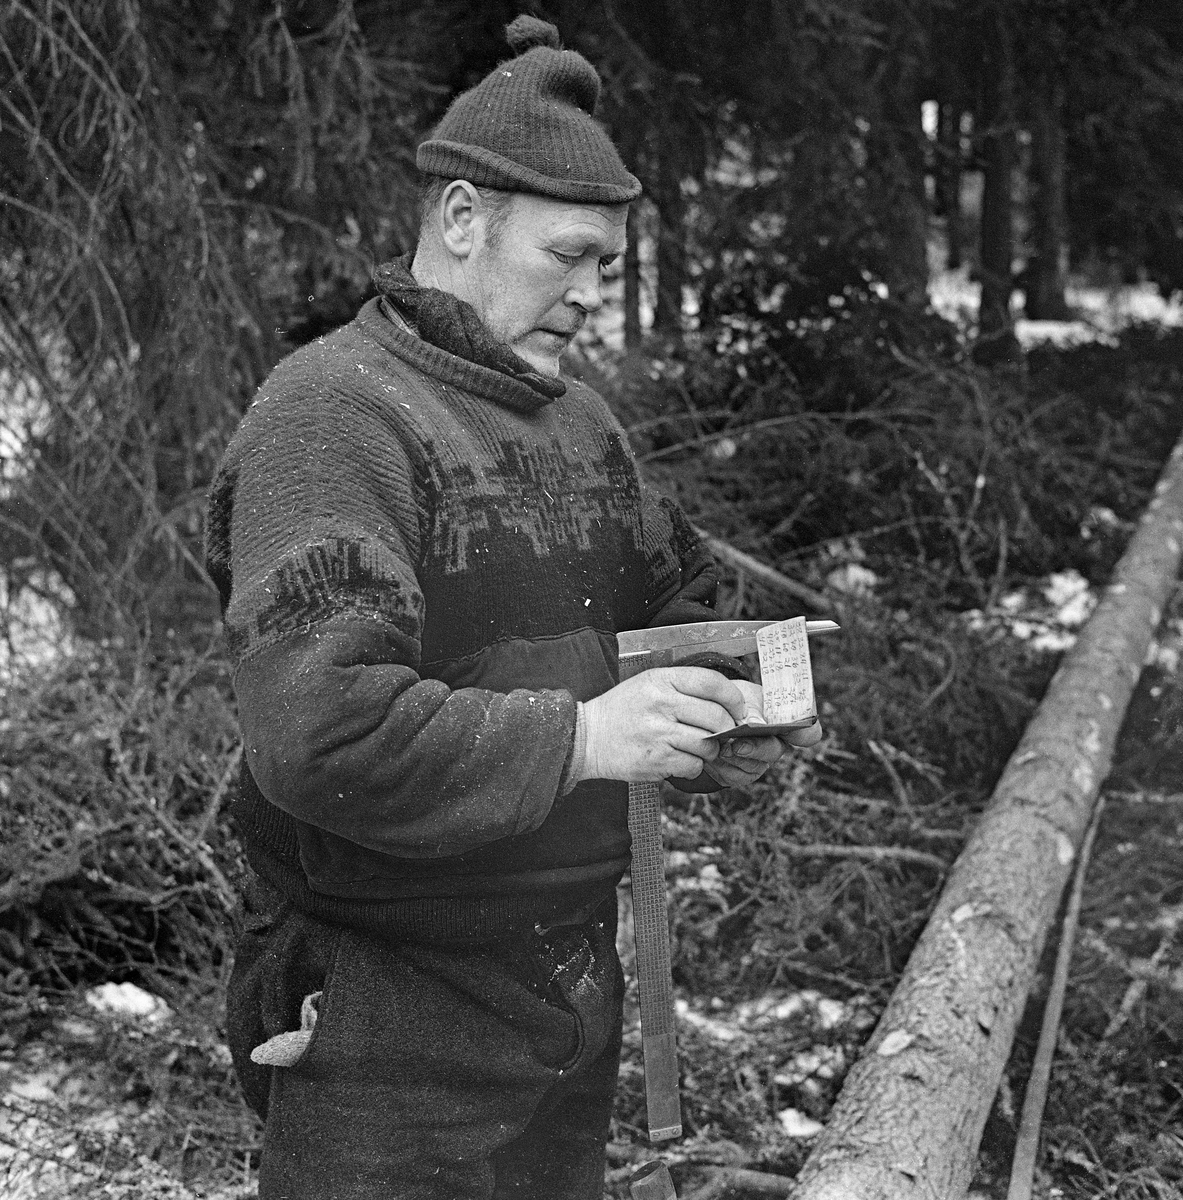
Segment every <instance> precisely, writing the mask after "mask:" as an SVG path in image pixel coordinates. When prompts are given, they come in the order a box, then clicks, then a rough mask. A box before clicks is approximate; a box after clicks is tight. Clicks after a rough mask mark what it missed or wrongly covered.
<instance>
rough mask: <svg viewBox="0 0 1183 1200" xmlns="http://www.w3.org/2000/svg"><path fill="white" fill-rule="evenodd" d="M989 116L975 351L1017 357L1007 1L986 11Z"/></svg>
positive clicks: (991, 358)
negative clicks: (1013, 317) (1013, 310)
mask: <svg viewBox="0 0 1183 1200" xmlns="http://www.w3.org/2000/svg"><path fill="white" fill-rule="evenodd" d="M982 59H983V76H984V86H985V97H984V99H985V104H984V106H983V107H984V110H985V122H984V128H983V130H982V159H983V167H984V174H985V178H984V181H983V187H982V243H981V275H982V301H981V307H980V309H979V313H978V339H979V344H978V346H977V347H976V348H975V354H976V355H977V357H978V358H979V359H981V360H983V361H991V362H997V361H1002V360H1007V359H1010V358H1012V357H1016V356H1017V353H1018V343H1017V342H1016V341H1015V336H1014V330H1013V328H1012V325H1011V317H1010V297H1011V292H1012V291H1013V289H1014V284H1013V280H1012V277H1011V261H1012V259H1013V257H1014V231H1013V229H1012V204H1013V201H1012V196H1011V186H1012V176H1013V173H1014V166H1015V55H1014V46H1013V44H1012V41H1011V29H1010V14H1009V11H1008V6H1007V5H1006V4H998V5H997V6H995V7H993V9H992V11H990V12H989V13H988V14H987V16H986V22H985V38H984V45H983V55H982Z"/></svg>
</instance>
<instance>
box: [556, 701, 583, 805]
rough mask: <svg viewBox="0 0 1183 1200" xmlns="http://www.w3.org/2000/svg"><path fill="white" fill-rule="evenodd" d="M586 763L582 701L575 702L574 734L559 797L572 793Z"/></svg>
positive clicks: (560, 781)
mask: <svg viewBox="0 0 1183 1200" xmlns="http://www.w3.org/2000/svg"><path fill="white" fill-rule="evenodd" d="M586 762H587V719H586V718H585V717H584V715H583V703H582V701H578V700H577V701H576V702H575V734H574V737H573V738H572V739H571V753H570V754H568V755H567V762H566V763H565V764H564V766H563V774H562V777H561V778H560V780H559V795H560V796H565V795H567V793H568V792H571V791H574V789H575V785H576V784H578V783H579V781H580V780H581V779H582V778H583V768H584V766H585V765H586Z"/></svg>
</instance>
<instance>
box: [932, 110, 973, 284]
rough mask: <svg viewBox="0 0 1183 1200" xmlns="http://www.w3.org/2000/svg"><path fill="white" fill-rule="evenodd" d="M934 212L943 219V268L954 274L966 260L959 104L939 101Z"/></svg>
mask: <svg viewBox="0 0 1183 1200" xmlns="http://www.w3.org/2000/svg"><path fill="white" fill-rule="evenodd" d="M934 175H935V183H936V209H937V212H938V213H939V214H940V215H941V216H943V217H944V218H945V242H946V247H947V250H946V255H945V266H946V267H947V268H948V269H949V270H950V271H955V270H957V268H958V267H959V266H961V264H962V261H963V260H964V257H965V249H964V246H963V244H962V238H963V236H964V235H963V233H962V228H961V225H962V218H961V105H960V104H959V103H956V102H952V101H946V100H942V101H941V102H940V105H939V107H938V109H937V157H936V170H935V172H934Z"/></svg>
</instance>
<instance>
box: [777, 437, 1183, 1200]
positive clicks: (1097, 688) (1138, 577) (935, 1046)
mask: <svg viewBox="0 0 1183 1200" xmlns="http://www.w3.org/2000/svg"><path fill="white" fill-rule="evenodd" d="M1181 543H1183V440H1181V441H1180V443H1179V444H1178V445H1177V446H1176V447H1175V450H1174V452H1173V454H1172V455H1171V458H1170V460H1169V462H1168V464H1167V467H1166V469H1165V470H1164V472H1163V475H1162V478H1161V479H1160V480H1159V484H1158V487H1157V489H1156V492H1155V497H1154V499H1153V500H1152V501H1151V502H1150V505H1149V506H1148V508H1147V510H1146V512H1145V513H1144V514H1143V516H1142V520H1141V524H1140V526H1139V529H1138V531H1137V533H1136V534H1135V536H1134V538H1133V540H1132V541H1131V543H1130V545H1129V547H1128V548H1127V550H1126V552H1125V554H1124V555H1123V556H1122V559H1121V561H1120V562H1119V563H1118V565H1117V568H1116V570H1115V572H1114V579H1113V582H1112V583H1111V584H1110V586H1109V587H1108V589H1107V590H1106V594H1105V596H1104V597H1103V599H1102V600H1101V603H1100V604H1099V605H1098V607H1097V610H1096V612H1095V613H1094V615H1093V617H1092V619H1091V620H1090V621H1089V622H1088V624H1087V626H1086V627H1085V628H1084V630H1083V631H1082V632H1081V634H1080V637H1079V639H1078V641H1077V643H1076V645H1075V647H1074V648H1073V649H1072V650H1071V651H1070V652H1069V653H1068V654H1067V655H1066V656H1065V658H1064V661H1063V663H1062V664H1061V666H1060V669H1059V670H1058V671H1057V672H1056V675H1055V678H1054V679H1053V680H1052V683H1051V685H1050V687H1049V688H1048V692H1047V695H1046V696H1045V698H1044V700H1043V702H1042V704H1041V705H1040V707H1039V709H1038V711H1037V712H1036V714H1035V717H1034V718H1033V719H1032V721H1031V724H1030V725H1029V726H1028V728H1027V731H1026V733H1025V734H1024V736H1023V739H1022V741H1021V742H1020V744H1019V747H1018V749H1017V750H1016V751H1015V753H1014V755H1013V756H1012V758H1011V760H1010V762H1009V763H1008V764H1007V766H1006V769H1005V771H1004V772H1003V775H1002V778H1001V779H1000V780H999V783H998V786H997V788H996V789H995V792H994V795H993V797H992V798H991V801H990V804H989V806H988V807H987V809H986V811H985V812H984V813H983V815H982V818H981V820H980V822H979V823H978V826H977V828H976V829H975V831H974V833H973V835H972V836H971V838H970V840H969V842H968V843H967V845H966V847H965V849H964V851H963V852H962V854H961V855H960V857H959V858H958V860H957V862H956V864H955V866H954V869H953V871H952V873H951V875H950V878H949V882H948V884H947V885H946V887H945V890H944V892H943V893H942V895H941V898H940V900H939V901H938V902H937V906H936V909H935V911H934V912H933V915H932V918H931V919H930V920H929V922H928V925H927V926H926V928H925V930H924V933H923V934H922V935H921V938H920V941H919V942H918V944H917V946H916V949H915V950H914V951H913V953H912V956H911V958H910V960H909V962H908V965H907V967H906V969H905V971H904V975H903V978H902V979H901V980H900V983H899V986H898V987H897V988H896V990H895V992H894V994H893V995H892V998H891V1000H890V1001H889V1002H888V1005H887V1008H886V1010H885V1011H884V1013H883V1016H882V1017H881V1018H880V1020H879V1023H878V1025H877V1026H876V1028H875V1031H874V1033H873V1034H872V1036H871V1038H870V1041H869V1042H868V1045H867V1048H866V1051H865V1053H864V1055H863V1057H862V1058H861V1059H860V1060H859V1062H857V1063H856V1064H855V1066H854V1067H853V1068H852V1069H851V1071H850V1074H849V1075H848V1077H847V1079H846V1083H845V1085H844V1087H843V1089H842V1093H841V1095H840V1096H839V1097H838V1101H837V1103H836V1104H835V1106H834V1108H833V1110H832V1112H831V1113H830V1118H829V1122H828V1124H827V1126H826V1129H825V1131H824V1132H823V1133H822V1134H821V1136H820V1137H819V1139H818V1142H817V1145H816V1146H815V1147H814V1149H813V1152H812V1153H811V1154H810V1156H809V1158H808V1159H807V1161H806V1163H805V1166H804V1167H803V1168H802V1171H801V1174H800V1176H799V1177H798V1190H797V1191H796V1192H794V1197H795V1200H849V1198H850V1197H852V1196H858V1197H859V1198H860V1200H919V1198H921V1197H924V1198H930V1197H931V1198H939V1200H960V1198H962V1197H964V1196H965V1193H966V1190H967V1188H968V1187H969V1184H970V1181H971V1179H972V1177H973V1172H974V1167H975V1162H976V1157H977V1151H978V1143H979V1141H980V1140H981V1135H982V1129H983V1127H984V1125H985V1122H986V1117H987V1115H988V1114H989V1111H990V1106H991V1103H992V1101H993V1098H994V1096H995V1094H996V1092H997V1090H998V1085H999V1082H1000V1080H1001V1078H1002V1073H1003V1070H1004V1068H1005V1066H1006V1060H1007V1056H1008V1055H1009V1053H1010V1048H1011V1044H1012V1042H1013V1040H1014V1035H1015V1029H1016V1026H1017V1025H1018V1022H1019V1019H1020V1017H1021V1015H1022V1012H1023V1006H1024V1003H1025V1001H1026V998H1027V995H1028V992H1029V991H1030V989H1031V984H1032V981H1033V979H1034V976H1035V972H1036V969H1037V966H1038V964H1039V959H1040V954H1041V952H1042V949H1043V943H1044V940H1045V937H1046V935H1047V931H1048V928H1049V926H1050V925H1051V923H1052V921H1053V920H1054V919H1055V915H1056V910H1057V907H1058V905H1059V901H1060V896H1061V892H1062V891H1063V888H1064V885H1065V883H1066V882H1067V880H1068V878H1069V876H1070V874H1071V871H1072V867H1073V862H1074V860H1075V858H1076V855H1077V852H1078V851H1079V849H1080V846H1081V843H1082V841H1083V839H1084V836H1085V832H1086V829H1087V827H1088V824H1089V819H1090V815H1091V813H1092V810H1093V806H1094V804H1095V802H1096V796H1097V793H1098V791H1099V789H1100V785H1101V783H1102V781H1103V779H1104V778H1105V775H1106V774H1107V772H1108V769H1109V764H1110V761H1111V759H1112V754H1113V747H1114V745H1115V743H1116V740H1117V735H1118V731H1119V729H1120V727H1121V722H1122V718H1123V716H1124V714H1125V710H1126V707H1127V705H1128V703H1129V699H1130V695H1131V694H1132V692H1133V688H1134V685H1135V683H1136V682H1137V680H1138V677H1139V675H1140V674H1141V670H1142V663H1143V661H1144V659H1145V654H1146V648H1147V646H1148V644H1149V642H1150V638H1151V636H1152V635H1153V633H1154V630H1155V628H1156V627H1157V625H1158V622H1159V619H1160V617H1161V615H1162V610H1163V606H1164V605H1165V604H1166V602H1167V599H1168V598H1169V596H1170V593H1171V590H1172V587H1173V584H1174V580H1175V577H1176V575H1177V573H1178V570H1179V563H1180V545H1181Z"/></svg>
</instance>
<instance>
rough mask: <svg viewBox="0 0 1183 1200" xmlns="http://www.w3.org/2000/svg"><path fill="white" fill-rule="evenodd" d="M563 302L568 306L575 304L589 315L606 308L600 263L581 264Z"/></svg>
mask: <svg viewBox="0 0 1183 1200" xmlns="http://www.w3.org/2000/svg"><path fill="white" fill-rule="evenodd" d="M563 300H564V301H565V302H566V303H567V304H574V305H576V306H577V307H578V308H582V309H583V311H584V312H589V313H594V312H599V311H600V309H601V308H603V307H604V296H603V293H602V292H601V290H600V264H599V262H598V261H592V262H586V263H580V265H579V269H578V271H577V272H576V274H575V278H574V279H573V280H572V282H571V286H570V287H569V288H568V289H567V292H566V294H565V295H564V296H563Z"/></svg>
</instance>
